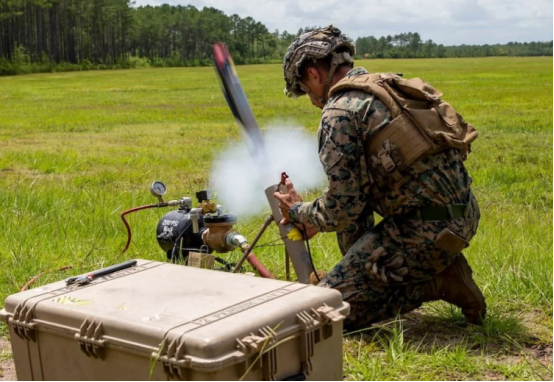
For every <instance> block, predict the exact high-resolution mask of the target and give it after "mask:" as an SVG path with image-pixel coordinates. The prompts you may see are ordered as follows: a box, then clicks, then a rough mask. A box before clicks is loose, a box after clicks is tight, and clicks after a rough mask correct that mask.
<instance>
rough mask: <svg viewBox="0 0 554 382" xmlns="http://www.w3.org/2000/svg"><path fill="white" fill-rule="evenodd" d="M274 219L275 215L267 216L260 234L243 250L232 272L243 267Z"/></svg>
mask: <svg viewBox="0 0 554 382" xmlns="http://www.w3.org/2000/svg"><path fill="white" fill-rule="evenodd" d="M272 221H273V215H269V216H268V217H267V218H265V221H264V224H262V228H261V229H260V232H258V234H257V235H256V237H255V238H254V240H252V244H250V245H249V246H248V248H247V249H246V250H245V251H244V252H243V254H242V257H241V258H240V260H239V262H238V263H237V265H235V268H234V269H233V272H232V273H237V272H238V271H239V270H240V267H242V264H243V263H244V261H245V260H246V258H247V257H248V255H250V252H252V250H253V249H254V247H255V246H256V244H257V243H258V240H260V238H261V237H262V235H263V233H264V232H265V230H266V229H267V227H269V225H270V224H271V222H272Z"/></svg>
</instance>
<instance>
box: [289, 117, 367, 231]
mask: <svg viewBox="0 0 554 382" xmlns="http://www.w3.org/2000/svg"><path fill="white" fill-rule="evenodd" d="M354 118H355V116H354V115H352V114H351V113H350V112H348V111H346V110H342V109H327V110H325V112H324V113H323V115H322V120H321V126H320V147H319V157H320V159H321V163H322V164H323V167H324V170H325V173H326V174H327V179H328V181H329V186H328V187H327V188H326V189H325V191H324V192H323V194H322V195H321V196H320V197H319V198H317V199H316V200H314V201H313V202H309V203H302V204H299V205H295V206H294V207H293V209H294V219H293V220H295V221H297V222H304V223H311V224H312V225H314V226H316V227H317V228H318V229H319V230H321V231H327V232H331V231H345V232H349V231H352V232H354V231H356V229H357V224H356V222H357V219H358V217H359V215H360V214H361V213H362V211H363V210H364V208H365V207H366V204H367V194H366V192H364V190H367V189H368V186H369V178H368V175H367V173H364V172H366V169H365V168H363V169H362V167H364V166H362V163H361V161H362V160H363V159H362V158H363V155H364V154H363V145H362V142H361V137H360V131H359V130H358V128H357V127H356V121H355V120H354Z"/></svg>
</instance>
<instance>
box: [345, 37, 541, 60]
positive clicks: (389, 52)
mask: <svg viewBox="0 0 554 382" xmlns="http://www.w3.org/2000/svg"><path fill="white" fill-rule="evenodd" d="M356 50H357V55H358V56H361V57H365V58H446V57H489V56H552V41H549V42H529V43H527V42H524V43H519V42H509V43H507V44H494V45H457V46H444V45H442V44H436V43H435V42H433V40H426V41H423V40H422V38H421V36H420V35H419V33H412V32H409V33H400V34H398V35H394V36H390V35H389V36H386V37H384V36H383V37H380V38H376V37H373V36H368V37H360V38H358V39H356Z"/></svg>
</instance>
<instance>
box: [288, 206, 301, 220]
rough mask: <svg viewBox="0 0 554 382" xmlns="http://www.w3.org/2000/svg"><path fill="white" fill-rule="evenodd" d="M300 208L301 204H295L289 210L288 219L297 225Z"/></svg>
mask: <svg viewBox="0 0 554 382" xmlns="http://www.w3.org/2000/svg"><path fill="white" fill-rule="evenodd" d="M300 206H302V203H296V204H293V206H292V207H291V208H289V219H290V220H291V221H293V222H295V223H299V221H298V209H299V208H300Z"/></svg>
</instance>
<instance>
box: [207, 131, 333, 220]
mask: <svg viewBox="0 0 554 382" xmlns="http://www.w3.org/2000/svg"><path fill="white" fill-rule="evenodd" d="M264 139H265V146H266V152H267V157H268V161H267V162H268V164H263V162H262V161H254V160H253V159H252V157H251V155H250V153H249V152H248V149H247V147H246V145H245V144H244V142H241V143H239V144H233V145H232V146H230V147H229V148H227V149H226V150H225V151H223V152H222V153H221V154H220V155H218V156H217V158H216V159H215V161H214V164H213V167H212V174H211V178H210V183H211V184H210V187H211V189H212V190H214V191H215V193H216V197H217V200H218V202H219V203H221V204H222V205H223V208H224V209H225V210H228V211H230V212H232V213H234V214H236V215H238V216H241V217H248V216H253V215H256V214H259V213H261V212H262V211H264V210H267V209H268V208H269V205H268V202H267V198H266V196H265V192H264V191H265V189H266V188H267V187H269V186H271V185H273V184H276V183H278V182H279V180H280V177H281V172H283V171H285V172H286V173H287V174H288V175H289V176H290V179H291V180H292V182H293V183H294V186H295V188H296V189H297V190H298V192H303V191H308V190H313V189H315V188H317V187H321V186H322V185H323V184H324V181H325V174H324V172H323V169H322V166H321V163H320V161H319V157H318V154H317V151H318V147H317V138H316V137H315V135H314V134H311V135H310V134H308V133H307V132H306V131H304V130H302V129H299V128H283V127H280V128H277V127H271V128H269V129H267V130H266V131H265V133H264ZM264 167H266V168H264Z"/></svg>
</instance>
